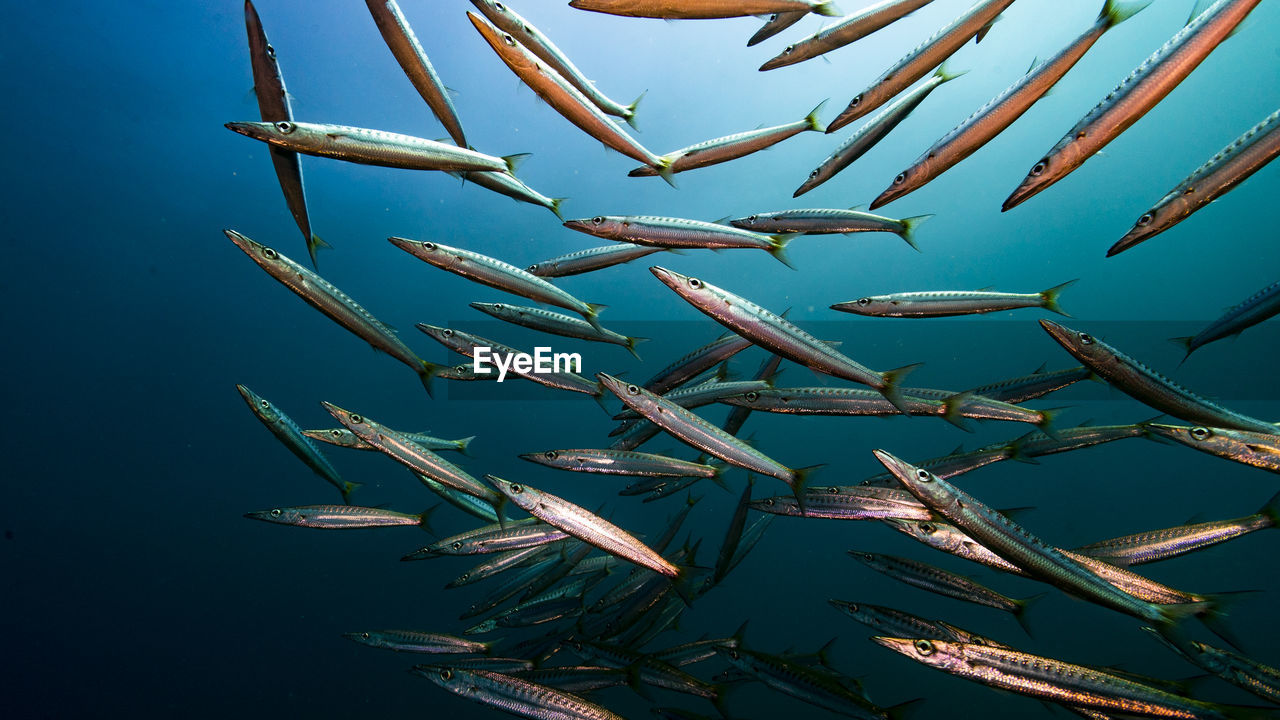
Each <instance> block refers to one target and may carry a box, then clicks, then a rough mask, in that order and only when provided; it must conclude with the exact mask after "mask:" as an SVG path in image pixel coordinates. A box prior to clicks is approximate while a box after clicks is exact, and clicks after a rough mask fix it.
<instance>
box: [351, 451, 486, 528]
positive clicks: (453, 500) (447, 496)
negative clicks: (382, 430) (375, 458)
mask: <svg viewBox="0 0 1280 720" xmlns="http://www.w3.org/2000/svg"><path fill="white" fill-rule="evenodd" d="M375 449H376V448H375ZM409 472H411V473H413V476H414V477H415V478H417V479H418V482H420V483H422V484H423V485H425V486H427V489H428V490H430V491H431V492H433V493H435V494H436V495H439V496H440V499H442V500H444V501H445V502H447V503H449V504H450V505H452V506H454V507H456V508H458V509H459V510H461V511H462V512H464V513H467V514H468V515H473V516H475V517H478V518H480V519H481V520H488V521H489V522H495V523H496V522H498V513H497V511H495V510H494V507H493V505H491V504H489V501H488V500H483V499H481V498H478V497H476V496H475V495H471V494H469V493H465V492H462V491H461V490H456V489H454V488H452V487H449V486H448V485H445V484H444V483H442V482H440V481H438V480H435V479H434V478H432V477H431V476H430V475H424V474H422V473H420V472H418V471H416V470H410V471H409Z"/></svg>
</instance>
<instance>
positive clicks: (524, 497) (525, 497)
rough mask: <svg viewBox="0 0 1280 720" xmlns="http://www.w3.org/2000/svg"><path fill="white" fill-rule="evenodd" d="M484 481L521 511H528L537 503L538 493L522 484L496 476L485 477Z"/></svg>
mask: <svg viewBox="0 0 1280 720" xmlns="http://www.w3.org/2000/svg"><path fill="white" fill-rule="evenodd" d="M484 479H485V481H486V482H488V483H489V484H490V485H492V486H493V488H494V489H495V490H497V491H498V492H500V493H502V494H503V495H505V496H507V499H508V500H510V501H511V502H513V503H515V504H516V507H518V508H520V509H521V510H528V509H529V508H531V507H533V506H534V505H536V504H537V503H538V491H537V490H534V489H533V488H531V487H529V486H527V485H524V484H523V483H518V482H512V481H510V480H503V479H502V478H500V477H498V476H496V475H485V476H484Z"/></svg>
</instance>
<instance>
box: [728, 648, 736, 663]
mask: <svg viewBox="0 0 1280 720" xmlns="http://www.w3.org/2000/svg"><path fill="white" fill-rule="evenodd" d="M729 657H731V658H733V659H734V660H737V659H738V651H737V649H736V648H735V649H732V650H730V651H729Z"/></svg>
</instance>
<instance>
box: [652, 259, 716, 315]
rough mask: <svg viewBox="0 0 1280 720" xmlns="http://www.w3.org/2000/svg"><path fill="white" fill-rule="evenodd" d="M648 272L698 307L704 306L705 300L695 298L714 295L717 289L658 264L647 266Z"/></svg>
mask: <svg viewBox="0 0 1280 720" xmlns="http://www.w3.org/2000/svg"><path fill="white" fill-rule="evenodd" d="M649 272H651V273H653V276H654V277H656V278H658V279H659V280H661V281H662V283H663V284H664V285H666V286H667V287H669V288H671V289H672V290H675V291H676V294H677V295H679V296H680V297H682V298H684V299H686V300H688V301H690V302H691V303H693V304H694V305H697V306H698V307H706V306H707V305H706V303H705V301H702V302H697V301H695V298H707V297H709V296H714V295H715V293H716V291H717V290H719V288H717V287H716V286H714V285H711V284H710V283H705V282H703V281H701V280H699V279H698V278H696V277H690V276H688V275H681V274H680V273H678V272H676V271H674V270H668V269H666V268H664V267H662V266H660V265H654V266H653V267H651V268H649Z"/></svg>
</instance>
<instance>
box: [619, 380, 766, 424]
mask: <svg viewBox="0 0 1280 720" xmlns="http://www.w3.org/2000/svg"><path fill="white" fill-rule="evenodd" d="M771 387H773V383H772V381H770V380H730V381H727V382H726V381H721V380H716V379H712V380H711V381H708V382H705V383H700V384H698V385H694V386H692V387H683V388H679V389H676V390H672V391H671V392H669V393H667V394H666V395H663V397H664V398H666V399H667V400H670V401H671V402H673V403H675V404H677V405H679V406H680V407H682V408H685V409H686V410H692V409H693V408H697V407H703V406H705V405H710V404H711V403H713V402H716V401H718V400H721V399H723V398H727V397H730V396H733V395H743V394H746V393H750V392H757V391H760V390H766V389H768V388H771ZM638 418H640V413H637V412H636V411H634V410H632V409H630V408H627V409H624V410H623V411H622V412H620V413H618V414H616V415H614V416H613V419H614V420H635V419H638Z"/></svg>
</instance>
